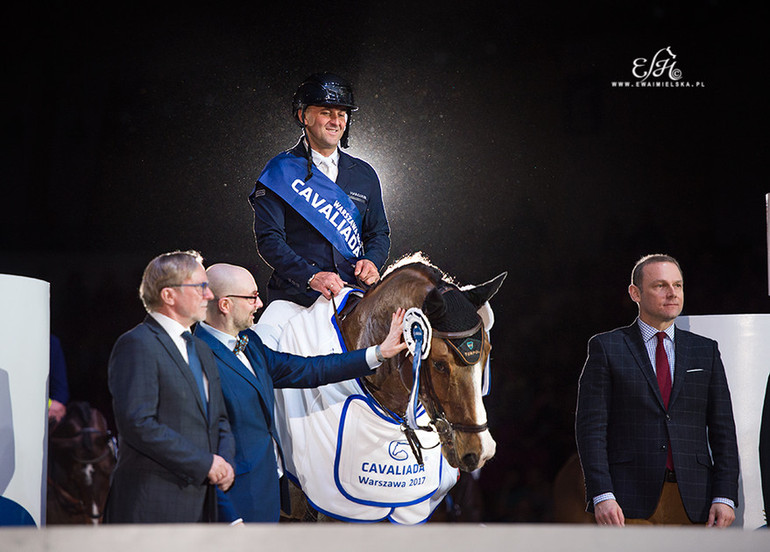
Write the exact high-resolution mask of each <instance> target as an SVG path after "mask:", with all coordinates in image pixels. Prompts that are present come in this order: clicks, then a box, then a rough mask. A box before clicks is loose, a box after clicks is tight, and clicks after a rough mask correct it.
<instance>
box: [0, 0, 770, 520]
mask: <svg viewBox="0 0 770 552" xmlns="http://www.w3.org/2000/svg"><path fill="white" fill-rule="evenodd" d="M70 4H74V3H65V2H51V3H49V5H48V6H46V7H45V8H42V7H32V8H27V9H24V10H16V11H15V12H13V13H12V14H11V13H9V15H8V17H6V18H5V19H6V20H5V23H4V27H5V28H4V30H3V33H2V34H3V41H4V47H3V52H4V58H5V60H4V74H5V78H4V85H3V91H2V94H3V96H2V97H3V98H4V101H3V108H2V116H3V132H4V135H5V140H4V147H3V149H2V151H3V168H4V171H3V172H4V174H3V181H4V183H3V194H2V200H1V201H0V205H2V213H1V216H0V273H8V274H18V275H24V276H31V277H35V278H40V279H43V280H47V281H49V282H51V328H52V331H53V332H54V333H56V334H57V335H59V337H60V338H61V340H62V343H63V347H64V350H65V354H66V356H67V361H68V365H69V378H70V387H71V391H72V398H73V399H85V400H89V401H91V402H92V403H94V404H95V405H97V406H99V407H100V408H101V409H102V410H103V411H105V412H106V413H107V414H108V416H109V415H110V399H109V395H108V392H107V386H106V366H107V359H108V357H109V353H110V350H111V347H112V344H113V343H114V341H115V339H116V338H117V337H118V336H119V335H120V334H121V333H123V332H124V331H126V330H128V329H130V328H131V327H133V326H134V325H135V324H136V323H138V322H139V321H140V320H141V319H142V317H143V314H144V311H143V309H142V306H141V304H140V302H139V300H138V297H137V288H138V285H139V280H140V278H141V273H142V270H143V268H144V266H145V265H146V264H147V262H148V261H149V260H150V259H151V258H152V257H154V256H155V255H157V254H160V253H163V252H166V251H170V250H174V249H189V248H194V249H198V250H200V251H201V252H202V253H203V255H204V257H205V258H206V263H207V264H210V263H214V262H232V263H236V264H240V265H243V266H246V267H248V268H249V269H251V270H252V271H253V272H254V273H255V276H256V277H257V282H258V284H260V286H261V287H263V286H264V284H265V283H266V279H267V276H268V274H269V272H268V269H267V267H266V266H265V265H264V263H262V261H261V260H260V259H259V257H258V255H257V253H256V250H255V246H254V239H253V233H252V227H251V225H252V212H251V208H250V206H249V205H248V203H247V201H246V197H247V195H248V193H249V192H250V191H251V189H252V186H253V184H254V182H255V180H256V178H257V177H258V175H259V173H260V171H261V169H262V167H263V165H264V164H265V162H266V161H267V160H268V159H270V158H271V157H272V156H274V155H275V154H276V153H278V152H279V151H281V150H283V149H287V148H289V147H290V146H292V145H293V144H294V143H295V141H296V139H297V137H298V136H299V129H298V128H297V127H296V126H295V125H294V124H293V123H292V122H291V119H290V102H291V95H292V94H293V92H294V90H295V89H296V87H297V86H298V84H299V83H300V82H301V81H302V79H303V78H304V77H305V76H307V75H308V74H310V73H313V72H316V71H319V70H331V71H335V72H338V73H341V74H343V75H345V76H347V77H348V78H349V79H350V80H351V81H352V82H353V83H354V87H355V94H356V100H357V103H358V104H359V105H360V110H359V111H358V112H357V113H355V114H354V117H353V121H352V123H353V124H352V127H351V148H350V149H349V150H348V151H349V153H351V154H353V155H356V156H360V157H362V158H364V159H366V160H368V161H369V162H370V163H371V164H372V165H373V166H374V167H375V168H376V169H377V170H378V172H379V174H380V177H381V180H382V185H383V195H384V200H385V204H386V208H387V211H388V215H389V218H390V222H391V227H392V238H393V240H392V248H391V260H394V259H396V258H398V257H400V256H401V255H403V254H406V253H409V252H412V251H417V250H421V251H424V252H425V253H426V254H427V255H428V256H429V257H430V258H431V259H432V261H433V262H435V263H436V264H437V265H438V266H440V267H441V268H442V269H444V270H445V271H446V272H448V273H449V274H451V275H453V276H454V277H455V278H456V279H457V280H458V281H460V282H461V283H463V284H466V283H481V282H483V281H485V280H487V279H489V278H491V277H493V276H494V275H496V274H498V273H500V272H502V271H508V278H507V280H506V282H505V284H504V285H503V288H502V289H501V291H500V293H499V294H498V295H497V296H496V298H495V300H494V301H493V307H494V309H495V313H496V319H497V322H496V326H495V328H494V330H493V331H492V342H493V345H494V351H493V363H492V367H493V390H492V394H491V396H490V397H489V398H488V401H487V404H488V410H489V416H490V425H491V427H492V433H493V435H494V437H495V438H496V440H497V442H498V452H497V456H496V458H495V459H494V460H493V461H492V462H490V463H489V464H488V466H487V467H486V468H484V469H483V470H482V472H481V479H480V487H481V489H482V491H483V514H482V515H483V519H484V520H486V521H490V522H516V521H522V522H540V521H551V520H552V519H553V502H552V499H551V483H552V481H553V479H554V476H555V474H556V472H557V470H558V469H559V468H560V466H561V465H562V464H563V463H564V462H565V460H566V459H567V458H568V457H569V456H570V454H571V453H572V452H573V451H574V439H573V433H572V429H573V428H572V426H573V420H574V405H575V395H576V383H577V378H578V376H579V373H580V369H581V367H582V363H583V361H584V358H585V345H586V341H587V340H588V338H589V337H590V336H591V335H593V334H594V333H597V332H599V331H603V330H608V329H611V328H613V327H617V326H620V325H624V324H627V323H630V322H631V321H632V320H633V318H634V316H635V313H636V309H635V305H634V304H633V303H631V301H630V299H629V298H628V296H627V292H626V287H627V285H628V280H629V273H630V269H631V267H632V265H633V263H634V262H635V261H636V259H637V258H638V257H640V256H641V255H643V254H646V253H653V252H665V253H669V254H672V255H674V256H675V257H677V258H678V259H679V261H680V262H681V264H682V266H683V268H684V272H685V280H686V282H687V296H686V299H687V300H686V302H685V311H684V312H685V314H690V315H696V314H723V313H760V312H770V301H768V277H767V246H766V236H767V233H766V225H765V197H764V196H765V194H766V193H767V192H770V184H769V183H768V179H767V172H766V170H765V166H764V162H765V158H766V154H767V146H768V140H767V132H766V127H767V113H768V110H767V107H766V101H767V99H766V98H767V90H766V85H764V84H761V83H764V82H765V78H764V73H765V72H766V62H767V47H766V46H767V32H766V28H765V27H766V22H767V20H768V13H767V12H768V10H767V7H766V6H765V5H763V4H761V3H755V5H754V7H751V8H747V7H744V6H742V5H741V3H739V2H727V1H720V0H712V1H695V2H671V1H635V2H624V3H622V5H623V7H620V6H618V5H617V4H620V3H617V2H608V1H607V2H604V1H593V2H592V1H588V2H574V3H570V4H566V3H565V4H561V3H559V4H548V3H542V2H538V3H534V2H526V3H517V2H511V3H508V4H510V5H508V7H506V8H505V9H501V7H500V6H502V5H503V3H502V2H501V3H492V2H485V1H478V2H467V3H462V4H460V5H455V3H453V2H400V1H391V2H377V3H374V2H373V3H371V5H370V3H367V2H355V3H349V4H346V3H336V4H332V3H328V2H326V3H325V2H313V3H306V2H297V1H295V2H276V3H274V4H276V5H262V6H259V7H257V3H254V2H248V3H246V2H243V3H229V4H228V3H224V4H223V3H214V2H212V3H209V4H206V5H203V6H196V7H190V6H187V7H183V6H181V5H174V4H166V5H165V6H164V7H158V6H156V5H151V4H147V5H142V4H125V5H121V6H113V5H110V6H105V5H96V6H92V7H85V6H84V5H83V4H81V3H77V4H78V5H76V6H72V5H70ZM535 4H537V6H538V7H533V6H534V5H535ZM667 46H670V47H671V50H672V51H673V52H674V54H676V55H677V58H676V67H677V68H679V69H681V70H682V73H683V79H682V80H683V81H685V82H691V83H693V84H694V83H696V82H701V83H703V85H704V86H703V87H701V88H657V89H647V88H644V89H642V88H627V89H620V88H614V87H612V82H613V81H635V80H636V79H635V78H634V77H633V76H632V74H631V69H632V64H633V60H635V59H636V58H639V57H645V58H648V59H650V58H652V57H653V56H654V55H655V52H657V51H658V50H659V49H661V48H665V47H667ZM664 80H667V79H664ZM3 315H4V316H8V317H13V316H14V313H3Z"/></svg>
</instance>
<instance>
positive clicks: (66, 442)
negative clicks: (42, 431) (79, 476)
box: [50, 427, 113, 464]
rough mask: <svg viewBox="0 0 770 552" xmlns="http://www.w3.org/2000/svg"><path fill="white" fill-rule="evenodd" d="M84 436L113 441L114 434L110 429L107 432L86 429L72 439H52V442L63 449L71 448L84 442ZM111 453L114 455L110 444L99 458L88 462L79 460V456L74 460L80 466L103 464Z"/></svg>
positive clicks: (89, 459) (90, 428) (91, 428)
mask: <svg viewBox="0 0 770 552" xmlns="http://www.w3.org/2000/svg"><path fill="white" fill-rule="evenodd" d="M84 434H86V435H94V434H98V435H104V436H106V437H107V440H108V441H109V440H111V439H112V432H111V431H110V430H109V429H108V430H105V431H102V430H101V429H97V428H95V427H84V428H82V429H81V430H80V431H78V432H77V433H76V434H75V435H73V436H72V437H51V438H50V441H51V442H52V443H53V444H55V445H58V446H60V447H62V448H69V447H70V446H72V445H74V444H76V443H78V442H80V441H82V440H83V436H84ZM111 453H113V450H112V447H110V446H109V444H108V445H107V448H106V450H105V451H104V452H103V453H102V454H100V455H99V456H97V457H95V458H88V459H86V460H83V459H81V458H78V457H77V456H73V458H74V459H75V461H76V462H78V463H80V464H98V463H99V462H101V461H102V460H104V459H105V458H107V456H109V455H110V454H111Z"/></svg>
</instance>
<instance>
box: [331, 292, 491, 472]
mask: <svg viewBox="0 0 770 552" xmlns="http://www.w3.org/2000/svg"><path fill="white" fill-rule="evenodd" d="M331 300H332V306H333V310H334V319H335V322H336V323H337V328H339V334H340V337H341V338H342V343H343V346H344V347H345V350H350V349H349V348H348V346H347V342H346V339H345V335H344V333H343V332H342V320H343V318H344V315H342V316H341V315H340V314H339V313H338V310H337V304H336V302H335V300H334V296H332V299H331ZM479 331H480V332H481V342H482V349H483V346H484V342H485V341H486V332H485V331H484V328H483V321H482V320H481V318H479V321H478V323H477V324H476V325H475V326H473V327H472V328H471V329H469V330H464V331H458V332H442V331H437V330H435V329H434V330H433V337H436V338H439V339H443V340H445V341H447V343H449V342H450V341H451V340H453V339H463V338H466V337H470V336H472V335H474V334H476V333H477V332H479ZM450 349H452V350H453V351H455V348H454V347H452V346H451V345H450ZM455 354H459V353H456V352H455ZM399 357H401V359H400V361H399V363H398V372H399V378H400V379H401V383H402V385H404V387H406V389H407V391H409V390H410V386H408V385H406V382H405V381H404V371H403V368H404V366H405V365H407V363H406V357H407V354H406V353H405V354H404V355H403V356H401V355H399ZM360 381H361V383H362V384H363V386H364V388H365V390H366V391H367V394H368V395H369V397H371V399H372V401H373V402H374V403H375V404H376V405H377V406H378V407H379V408H380V410H382V412H384V413H388V414H389V415H391V416H392V417H393V419H394V421H396V422H397V423H399V424H400V426H401V430H402V431H403V433H404V435H405V436H406V439H407V442H408V443H409V446H410V448H411V449H412V453H413V454H414V456H415V458H416V459H417V462H418V463H419V464H420V465H422V463H423V461H422V449H431V448H435V447H436V446H438V444H436V445H433V446H432V447H425V446H423V445H422V443H420V440H419V438H418V437H417V433H416V432H415V431H414V429H412V428H410V427H409V426H408V425H407V424H406V421H405V418H406V416H405V415H402V416H398V415H396V414H395V413H393V412H391V411H390V410H389V409H387V408H385V406H384V405H382V404H381V403H380V401H379V400H377V397H375V395H374V393H372V390H371V388H374V389H377V386H375V385H374V384H372V383H371V382H369V381H368V380H367V379H366V378H361V380H360ZM423 383H424V384H425V385H424V386H425V391H426V392H425V395H424V396H426V397H427V402H428V403H429V405H430V408H425V411H426V412H427V414H428V417H429V419H430V421H429V423H428V425H425V426H419V429H422V430H423V431H435V432H436V434H437V435H438V436H439V443H453V442H454V440H455V435H454V434H455V432H460V433H483V432H484V431H487V429H489V425H488V424H487V423H486V422H485V423H483V424H460V423H456V422H450V421H449V420H448V419H447V417H446V413H445V411H444V406H443V405H442V404H441V401H440V400H439V398H438V396H437V395H436V391H435V389H434V387H433V379H432V378H431V375H430V369H427V370H421V371H420V385H421V386H422V385H423Z"/></svg>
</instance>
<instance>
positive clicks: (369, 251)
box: [249, 141, 390, 307]
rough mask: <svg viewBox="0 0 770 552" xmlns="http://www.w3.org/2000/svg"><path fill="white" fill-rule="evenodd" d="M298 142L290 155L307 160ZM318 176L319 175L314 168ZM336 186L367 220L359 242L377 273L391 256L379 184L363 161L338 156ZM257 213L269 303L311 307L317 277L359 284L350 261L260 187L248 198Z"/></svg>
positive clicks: (268, 191)
mask: <svg viewBox="0 0 770 552" xmlns="http://www.w3.org/2000/svg"><path fill="white" fill-rule="evenodd" d="M305 152H306V150H305V147H304V145H303V142H302V141H300V142H299V143H298V144H297V145H296V146H294V148H293V149H292V150H290V153H291V154H292V155H295V156H297V157H302V158H303V159H304V158H305V157H306V155H307V154H306V153H305ZM313 170H314V171H320V170H321V169H319V168H317V167H313ZM337 185H338V186H339V187H340V188H342V190H343V191H344V192H345V193H347V194H348V196H349V197H350V199H351V200H353V203H354V204H355V205H356V207H358V210H359V212H360V213H361V215H362V216H363V223H362V225H361V240H362V241H363V244H364V253H363V255H362V256H361V257H360V258H361V259H369V260H370V261H372V262H373V263H374V264H375V266H377V268H378V269H381V268H382V265H383V264H385V261H386V260H387V258H388V252H389V251H390V228H389V227H388V220H387V217H386V216H385V208H384V207H383V203H382V190H381V189H380V180H379V178H378V177H377V173H376V172H375V171H374V169H373V168H372V167H371V166H370V165H369V164H368V163H366V162H365V161H362V160H361V159H357V158H355V157H352V156H350V155H348V154H347V153H343V152H341V151H340V160H339V174H338V175H337ZM249 202H250V203H251V206H252V207H253V208H254V234H255V236H256V240H257V248H258V250H259V254H260V256H261V257H262V258H263V259H264V261H265V262H266V263H267V264H269V265H270V266H271V267H272V268H273V274H272V276H271V277H270V280H269V281H268V283H267V299H268V301H274V300H275V299H285V300H287V301H292V302H294V303H297V304H300V305H302V306H304V307H309V306H310V305H312V304H313V302H314V301H315V300H316V299H318V296H319V295H320V294H319V293H318V292H317V291H313V290H312V289H308V287H307V282H308V280H309V279H310V277H311V276H312V275H313V274H315V273H316V272H319V271H326V272H336V273H338V274H339V275H340V277H341V278H342V279H343V280H345V281H346V282H348V283H351V284H355V283H356V277H355V276H354V274H353V268H354V266H355V263H350V262H349V261H347V260H346V259H345V258H344V257H342V255H340V253H339V252H338V251H337V250H336V249H335V248H334V247H333V246H332V244H331V243H330V242H329V241H328V240H327V239H326V238H324V237H323V235H322V234H321V233H320V232H319V231H318V230H316V229H315V228H314V227H313V226H312V225H311V224H310V223H309V222H307V221H306V220H305V219H304V218H303V217H302V216H300V215H299V213H297V212H296V211H295V210H294V209H292V208H291V207H290V206H289V205H287V204H286V202H284V201H283V200H282V199H281V198H280V197H278V195H277V194H275V193H274V192H272V191H271V190H269V189H267V188H265V187H264V186H263V185H262V184H261V183H259V182H257V185H256V187H255V188H254V191H252V192H251V195H250V196H249Z"/></svg>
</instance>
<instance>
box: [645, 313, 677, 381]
mask: <svg viewBox="0 0 770 552" xmlns="http://www.w3.org/2000/svg"><path fill="white" fill-rule="evenodd" d="M639 330H640V331H641V332H642V339H643V340H644V346H645V347H646V349H647V356H648V357H649V358H650V364H651V365H652V373H653V374H656V373H657V372H656V370H657V368H658V367H657V366H656V365H655V351H656V349H657V348H658V338H657V335H658V332H659V331H660V330H657V329H655V328H653V327H652V326H650V325H649V324H647V323H645V322H643V321H642V320H641V319H640V320H639ZM663 333H665V334H666V337H665V338H664V339H663V348H664V349H665V350H666V357H667V358H668V368H669V372H670V373H671V385H672V386H673V385H674V365H675V364H676V353H675V352H676V349H675V347H674V325H673V324H671V325H670V326H669V327H668V328H666V329H665V330H663Z"/></svg>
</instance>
